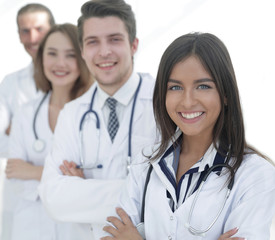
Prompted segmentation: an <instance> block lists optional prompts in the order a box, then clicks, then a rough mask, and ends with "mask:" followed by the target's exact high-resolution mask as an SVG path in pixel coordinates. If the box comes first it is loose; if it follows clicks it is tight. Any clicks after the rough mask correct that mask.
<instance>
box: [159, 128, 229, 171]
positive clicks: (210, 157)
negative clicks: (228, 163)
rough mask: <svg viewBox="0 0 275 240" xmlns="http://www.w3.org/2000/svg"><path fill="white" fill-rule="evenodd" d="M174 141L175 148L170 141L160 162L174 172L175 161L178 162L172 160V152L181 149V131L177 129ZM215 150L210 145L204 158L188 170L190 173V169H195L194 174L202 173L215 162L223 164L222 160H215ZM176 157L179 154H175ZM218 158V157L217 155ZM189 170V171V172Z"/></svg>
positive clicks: (212, 145)
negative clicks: (170, 167)
mask: <svg viewBox="0 0 275 240" xmlns="http://www.w3.org/2000/svg"><path fill="white" fill-rule="evenodd" d="M173 138H174V140H173V142H176V143H177V144H176V147H175V146H173V142H172V141H171V142H170V144H169V147H168V148H167V150H166V152H165V153H164V154H163V156H162V157H161V160H160V161H162V160H164V159H165V161H166V163H167V164H168V165H170V166H172V167H173V169H174V170H175V171H176V169H175V168H177V166H175V165H178V164H177V163H175V161H178V160H177V159H174V152H178V153H179V152H180V148H181V143H182V132H181V130H179V129H177V131H176V133H175V135H174V137H173ZM216 154H217V150H216V149H215V147H214V144H213V143H212V144H211V145H210V146H209V148H208V149H207V151H206V153H205V154H204V156H203V157H202V158H201V159H199V160H198V161H197V162H196V163H195V164H194V165H193V166H192V167H191V168H190V170H191V171H192V169H197V170H196V172H202V171H204V170H205V168H206V166H208V167H212V166H213V164H214V161H215V164H217V163H216V162H217V161H221V160H222V163H224V159H217V156H216ZM175 155H178V157H179V154H175ZM219 156H220V155H219ZM190 170H189V171H190Z"/></svg>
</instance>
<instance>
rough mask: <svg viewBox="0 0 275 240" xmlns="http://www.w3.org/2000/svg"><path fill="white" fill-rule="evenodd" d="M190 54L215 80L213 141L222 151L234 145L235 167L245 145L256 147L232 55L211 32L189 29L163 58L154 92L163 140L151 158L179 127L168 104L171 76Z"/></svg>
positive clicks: (231, 149) (238, 162)
mask: <svg viewBox="0 0 275 240" xmlns="http://www.w3.org/2000/svg"><path fill="white" fill-rule="evenodd" d="M190 56H195V57H197V58H198V59H199V60H200V62H201V64H202V65H203V66H204V68H205V69H206V71H207V72H208V73H209V74H210V75H211V76H212V78H213V79H214V81H215V84H216V87H217V90H218V93H219V96H220V103H221V112H220V115H219V117H218V119H217V122H216V124H215V127H214V130H213V144H214V146H215V148H216V149H217V150H219V151H221V153H224V152H227V151H228V147H229V146H231V148H230V155H231V157H233V158H234V159H235V161H234V163H233V169H234V171H236V170H237V169H238V167H239V166H240V164H241V162H242V160H243V156H244V154H246V153H245V149H246V148H249V149H250V151H252V152H257V151H256V150H255V149H253V148H252V147H251V146H248V145H247V143H246V140H245V130H244V123H243V114H242V109H241V104H240V98H239V91H238V87H237V82H236V77H235V73H234V69H233V65H232V62H231V59H230V55H229V53H228V51H227V48H226V46H225V45H224V44H223V42H222V41H221V40H220V39H218V38H217V37H216V36H214V35H212V34H209V33H190V34H186V35H183V36H181V37H179V38H177V39H176V40H174V41H173V42H172V43H171V44H170V45H169V46H168V48H167V49H166V50H165V52H164V54H163V56H162V58H161V61H160V65H159V69H158V73H157V79H156V84H155V89H154V96H153V107H154V115H155V119H156V123H157V127H158V128H159V130H160V132H161V144H160V147H159V148H158V149H157V151H156V152H155V155H154V156H153V158H152V160H155V159H157V158H159V157H160V156H161V155H162V154H163V153H164V152H165V150H166V148H167V147H168V144H169V141H170V140H171V139H173V138H172V137H173V135H174V134H175V131H176V128H177V126H176V124H175V123H174V122H173V121H172V119H171V118H170V117H169V115H168V113H167V110H166V105H165V102H166V92H167V82H168V79H169V77H170V75H171V72H172V70H173V68H174V67H175V65H176V64H177V63H179V62H181V61H184V60H185V59H186V58H188V57H190ZM174 144H178V143H177V142H174ZM217 144H219V149H218V148H217ZM257 153H259V152H257ZM259 155H261V156H263V155H262V154H259ZM228 159H229V158H228Z"/></svg>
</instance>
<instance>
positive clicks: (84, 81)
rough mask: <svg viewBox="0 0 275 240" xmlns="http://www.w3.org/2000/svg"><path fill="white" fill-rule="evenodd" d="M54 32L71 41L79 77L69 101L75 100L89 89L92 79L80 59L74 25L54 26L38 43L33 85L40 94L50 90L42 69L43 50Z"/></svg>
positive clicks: (50, 87) (49, 84)
mask: <svg viewBox="0 0 275 240" xmlns="http://www.w3.org/2000/svg"><path fill="white" fill-rule="evenodd" d="M55 32H61V33H63V34H65V35H66V36H67V37H68V38H69V40H70V41H71V43H72V45H73V48H74V50H75V53H76V60H77V63H78V67H79V71H80V76H79V77H78V79H77V81H76V82H75V85H74V86H73V88H72V90H71V94H70V97H71V100H72V99H75V98H76V97H78V96H80V95H81V94H83V93H84V92H85V91H86V90H87V89H88V87H90V85H91V83H92V77H91V74H90V72H89V70H88V68H87V66H86V64H85V62H84V60H83V59H82V57H81V50H80V47H79V44H78V39H77V28H76V26H75V25H73V24H70V23H65V24H60V25H54V26H53V27H52V28H51V29H50V31H49V32H48V33H47V34H46V35H45V37H44V39H43V40H42V42H41V43H40V46H39V48H38V51H37V55H36V59H35V65H34V69H35V70H34V79H35V83H36V86H37V88H38V89H40V90H41V91H42V92H48V91H50V90H51V89H52V86H51V83H50V81H49V80H48V79H47V77H46V75H45V73H44V68H43V52H44V48H45V44H46V42H47V40H48V38H49V36H50V35H51V34H53V33H55Z"/></svg>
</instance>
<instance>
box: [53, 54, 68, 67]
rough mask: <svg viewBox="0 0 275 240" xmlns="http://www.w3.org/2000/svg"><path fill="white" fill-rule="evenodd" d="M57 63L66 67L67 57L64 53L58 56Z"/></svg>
mask: <svg viewBox="0 0 275 240" xmlns="http://www.w3.org/2000/svg"><path fill="white" fill-rule="evenodd" d="M55 64H56V65H57V66H59V67H64V66H65V65H66V59H65V57H64V56H62V55H59V56H57V58H56V62H55Z"/></svg>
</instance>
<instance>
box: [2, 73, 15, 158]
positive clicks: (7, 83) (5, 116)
mask: <svg viewBox="0 0 275 240" xmlns="http://www.w3.org/2000/svg"><path fill="white" fill-rule="evenodd" d="M11 80H12V79H9V78H8V77H6V78H4V80H3V81H2V83H1V84H0V157H7V156H8V150H9V145H8V143H9V137H8V136H7V135H6V133H5V131H6V129H7V128H8V126H9V124H10V121H11V110H10V108H11V106H10V103H9V100H10V98H11V97H10V95H12V92H11V91H10V89H11V88H12V85H13V82H12V81H11Z"/></svg>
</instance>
